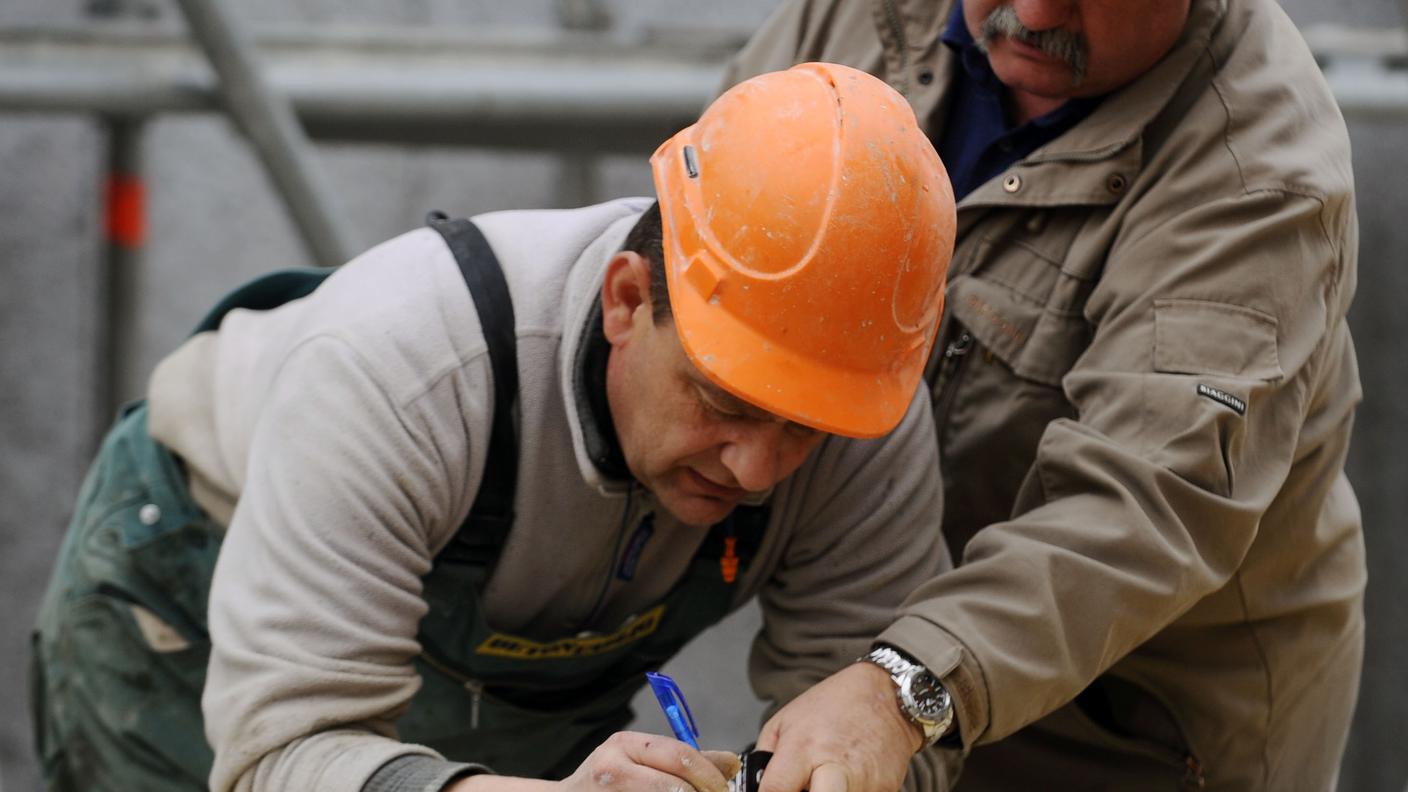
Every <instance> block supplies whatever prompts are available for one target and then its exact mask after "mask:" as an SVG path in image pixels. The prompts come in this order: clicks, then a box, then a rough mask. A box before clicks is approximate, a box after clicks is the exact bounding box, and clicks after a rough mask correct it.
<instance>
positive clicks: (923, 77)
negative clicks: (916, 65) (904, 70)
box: [919, 69, 934, 85]
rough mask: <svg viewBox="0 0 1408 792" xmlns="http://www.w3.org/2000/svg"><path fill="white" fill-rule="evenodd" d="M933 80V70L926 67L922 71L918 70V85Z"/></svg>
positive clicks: (926, 83)
mask: <svg viewBox="0 0 1408 792" xmlns="http://www.w3.org/2000/svg"><path fill="white" fill-rule="evenodd" d="M933 81H934V73H933V72H931V71H929V70H928V69H925V70H924V71H922V72H919V84H920V85H928V84H930V83H932V82H933Z"/></svg>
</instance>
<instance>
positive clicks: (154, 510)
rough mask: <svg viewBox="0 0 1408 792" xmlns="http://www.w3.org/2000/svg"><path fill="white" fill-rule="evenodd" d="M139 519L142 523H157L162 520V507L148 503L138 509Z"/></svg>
mask: <svg viewBox="0 0 1408 792" xmlns="http://www.w3.org/2000/svg"><path fill="white" fill-rule="evenodd" d="M137 519H138V520H141V521H142V525H156V524H157V523H158V522H160V521H161V507H160V506H158V505H156V504H155V503H148V504H147V505H145V506H143V507H142V508H140V509H138V510H137Z"/></svg>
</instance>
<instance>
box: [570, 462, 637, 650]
mask: <svg viewBox="0 0 1408 792" xmlns="http://www.w3.org/2000/svg"><path fill="white" fill-rule="evenodd" d="M635 491H636V484H635V483H634V482H632V483H631V488H630V489H628V490H626V511H625V513H623V514H622V515H621V524H620V526H618V527H617V529H616V549H615V550H613V551H612V553H611V563H609V564H607V565H606V579H605V580H603V581H602V584H601V590H600V591H598V592H597V594H596V602H594V603H593V604H592V609H591V610H590V611H589V612H588V613H587V618H586V619H584V620H583V621H582V622H581V623H580V624H578V625H577V630H576V632H581V631H582V630H584V629H586V628H587V625H589V624H595V623H596V620H597V617H598V616H600V615H601V611H602V609H603V607H605V605H606V593H607V592H608V591H610V590H611V579H612V578H614V577H616V568H617V566H618V565H619V564H620V563H621V545H622V543H624V542H625V541H626V527H627V526H628V525H630V523H631V506H632V501H633V500H634V497H633V496H634V495H635Z"/></svg>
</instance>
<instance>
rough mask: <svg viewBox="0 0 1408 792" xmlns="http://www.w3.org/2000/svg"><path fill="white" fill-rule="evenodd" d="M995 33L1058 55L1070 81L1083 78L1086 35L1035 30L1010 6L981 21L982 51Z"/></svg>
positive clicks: (995, 11) (1000, 7)
mask: <svg viewBox="0 0 1408 792" xmlns="http://www.w3.org/2000/svg"><path fill="white" fill-rule="evenodd" d="M998 36H1006V37H1007V38H1011V39H1015V40H1017V41H1020V42H1022V43H1023V44H1029V45H1031V46H1033V47H1036V48H1037V49H1039V50H1041V51H1042V52H1044V53H1046V54H1047V55H1050V56H1051V57H1053V58H1057V59H1059V60H1062V61H1064V62H1065V63H1066V65H1067V66H1070V67H1071V75H1072V78H1071V83H1072V84H1073V85H1077V86H1078V85H1080V84H1081V82H1082V81H1084V79H1085V69H1086V65H1087V62H1088V61H1089V58H1090V54H1089V50H1088V49H1087V47H1086V44H1085V38H1084V37H1083V36H1081V35H1079V34H1076V33H1072V32H1070V31H1068V30H1061V29H1060V28H1056V29H1053V30H1041V31H1036V30H1032V29H1030V28H1028V27H1027V26H1026V25H1023V24H1022V20H1021V19H1018V18H1017V12H1016V11H1015V10H1013V8H1012V7H1011V6H1007V5H1004V6H998V7H997V8H996V9H995V10H994V11H993V12H992V13H991V14H988V18H987V19H985V20H983V30H982V39H981V41H980V42H979V44H980V45H981V46H982V48H983V49H984V50H986V49H987V47H988V44H989V43H991V42H992V40H993V39H995V38H997V37H998Z"/></svg>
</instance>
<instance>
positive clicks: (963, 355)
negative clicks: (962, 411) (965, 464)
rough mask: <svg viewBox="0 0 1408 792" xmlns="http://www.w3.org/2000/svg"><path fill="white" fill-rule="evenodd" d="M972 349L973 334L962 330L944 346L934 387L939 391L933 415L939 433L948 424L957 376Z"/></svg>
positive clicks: (960, 372) (961, 371)
mask: <svg viewBox="0 0 1408 792" xmlns="http://www.w3.org/2000/svg"><path fill="white" fill-rule="evenodd" d="M972 349H973V334H972V333H970V332H968V331H967V330H963V331H962V332H960V333H959V334H958V338H956V339H954V340H953V341H950V342H949V344H948V346H946V347H944V354H943V362H942V363H941V364H940V365H939V377H938V381H937V385H936V388H937V390H938V391H939V404H938V409H936V410H935V411H934V416H935V420H936V423H937V424H938V425H937V427H936V428H937V429H938V431H939V433H940V434H941V435H942V433H943V431H944V427H945V426H947V425H948V413H949V410H950V409H952V408H953V400H954V393H955V391H957V390H958V387H957V386H958V378H959V375H960V374H962V373H963V363H964V361H965V360H967V358H968V353H969V352H971V351H972Z"/></svg>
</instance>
